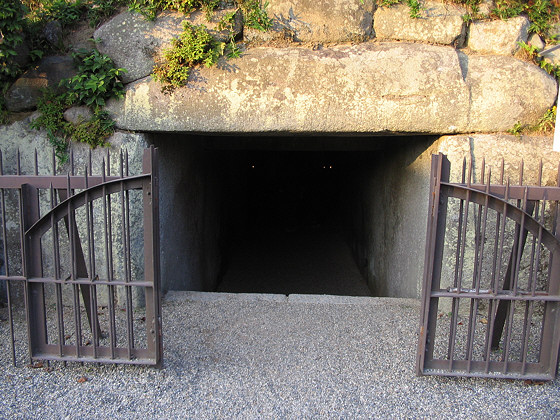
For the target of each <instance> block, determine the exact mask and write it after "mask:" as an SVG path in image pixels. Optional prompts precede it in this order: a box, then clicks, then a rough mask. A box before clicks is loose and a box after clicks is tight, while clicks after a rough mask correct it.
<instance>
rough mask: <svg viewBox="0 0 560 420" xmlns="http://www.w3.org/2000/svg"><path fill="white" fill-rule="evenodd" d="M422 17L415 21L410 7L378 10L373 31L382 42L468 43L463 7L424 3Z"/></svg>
mask: <svg viewBox="0 0 560 420" xmlns="http://www.w3.org/2000/svg"><path fill="white" fill-rule="evenodd" d="M423 7H424V8H423V10H421V16H420V17H418V18H412V17H411V16H410V7H409V6H408V5H407V4H397V5H395V6H392V7H378V8H377V11H376V12H375V16H374V23H373V29H374V31H375V36H376V37H377V38H379V39H394V40H401V41H417V42H429V43H434V44H444V45H454V46H457V47H460V46H462V45H463V42H464V39H465V30H466V26H465V22H464V20H463V15H464V14H465V13H466V9H465V8H464V7H463V6H459V5H455V4H448V3H436V2H432V1H427V2H425V3H423Z"/></svg>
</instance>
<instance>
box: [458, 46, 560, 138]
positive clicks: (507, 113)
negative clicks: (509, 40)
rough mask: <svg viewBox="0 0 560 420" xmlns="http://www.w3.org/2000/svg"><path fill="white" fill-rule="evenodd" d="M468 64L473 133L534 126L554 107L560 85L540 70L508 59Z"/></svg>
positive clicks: (472, 59) (473, 59) (470, 58)
mask: <svg viewBox="0 0 560 420" xmlns="http://www.w3.org/2000/svg"><path fill="white" fill-rule="evenodd" d="M465 57H466V56H465ZM466 61H467V63H463V65H464V66H465V68H466V78H465V81H466V82H467V84H468V85H469V87H470V92H471V107H470V112H469V126H470V128H471V131H477V132H494V131H506V130H508V129H510V128H512V127H513V125H514V124H515V123H517V122H521V124H523V125H525V124H527V125H530V124H534V123H536V122H537V121H538V120H539V118H541V117H542V116H543V115H544V113H545V112H546V110H547V109H548V108H550V107H551V106H552V105H554V100H555V96H556V94H557V93H558V87H557V84H556V81H555V79H554V78H553V77H552V76H550V75H548V74H547V73H546V72H545V71H544V70H541V69H540V68H539V67H537V66H535V65H533V64H530V63H526V62H524V61H520V60H517V59H515V58H511V57H505V56H486V55H484V56H468V57H466Z"/></svg>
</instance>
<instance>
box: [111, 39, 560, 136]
mask: <svg viewBox="0 0 560 420" xmlns="http://www.w3.org/2000/svg"><path fill="white" fill-rule="evenodd" d="M495 59H496V57H493V56H476V57H473V56H465V55H464V54H461V53H458V52H457V51H456V50H455V49H453V48H451V47H446V46H433V45H422V44H406V43H363V44H360V45H353V46H351V45H346V46H335V47H332V48H324V49H322V50H317V51H313V50H309V49H305V48H275V49H274V48H254V49H250V50H248V51H247V52H246V53H245V54H244V55H243V57H241V58H239V59H235V60H229V61H227V62H222V63H221V64H220V65H219V66H218V67H216V68H210V69H207V68H197V69H195V70H194V71H193V72H192V77H191V79H192V80H191V81H190V82H189V84H188V85H187V86H186V87H183V88H180V89H177V90H175V91H174V92H173V93H171V94H169V93H162V92H161V85H159V84H158V83H156V82H154V81H153V80H152V79H151V78H150V77H148V78H145V79H142V80H139V81H137V82H135V83H131V84H130V85H128V87H127V92H126V97H125V99H124V100H121V101H111V102H110V104H109V106H108V109H109V111H110V112H111V113H112V115H113V117H114V118H115V120H116V122H117V126H118V127H119V128H122V129H127V130H138V131H151V132H163V131H165V132H173V131H175V132H200V133H220V132H226V133H271V132H282V133H286V132H294V133H321V132H322V133H372V134H374V133H384V132H400V133H434V134H440V133H460V132H474V131H503V130H507V129H509V128H511V127H512V126H513V125H514V124H515V123H517V122H518V121H519V122H521V123H527V124H530V123H534V122H535V120H536V119H537V118H538V117H539V116H541V115H543V113H544V112H545V110H546V109H548V108H549V107H551V106H552V105H553V103H554V100H555V97H556V92H557V90H556V89H557V87H556V82H555V80H554V79H553V78H552V77H550V76H548V75H547V74H546V73H545V72H543V71H542V70H540V69H538V68H537V67H535V66H533V65H530V64H527V63H524V62H521V61H519V60H516V59H514V58H510V57H500V60H502V61H504V62H503V63H501V64H502V66H500V68H499V69H497V70H494V71H492V72H490V71H489V70H488V69H489V68H491V67H493V66H491V64H490V63H491V62H492V60H495Z"/></svg>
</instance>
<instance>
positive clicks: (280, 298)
mask: <svg viewBox="0 0 560 420" xmlns="http://www.w3.org/2000/svg"><path fill="white" fill-rule="evenodd" d="M164 299H165V301H166V302H185V301H190V302H223V301H240V302H275V303H289V304H328V305H332V304H338V305H385V304H386V303H387V302H388V301H399V302H400V303H408V304H411V305H413V306H415V305H418V304H419V301H418V300H417V299H410V298H390V297H371V296H339V295H312V294H290V295H283V294H273V293H223V292H197V291H169V292H167V294H166V295H165V297H164Z"/></svg>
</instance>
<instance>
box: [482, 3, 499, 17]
mask: <svg viewBox="0 0 560 420" xmlns="http://www.w3.org/2000/svg"><path fill="white" fill-rule="evenodd" d="M495 8H496V4H495V3H494V0H482V1H481V2H480V3H479V4H478V13H479V14H480V15H482V16H490V14H492V10H494V9H495Z"/></svg>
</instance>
